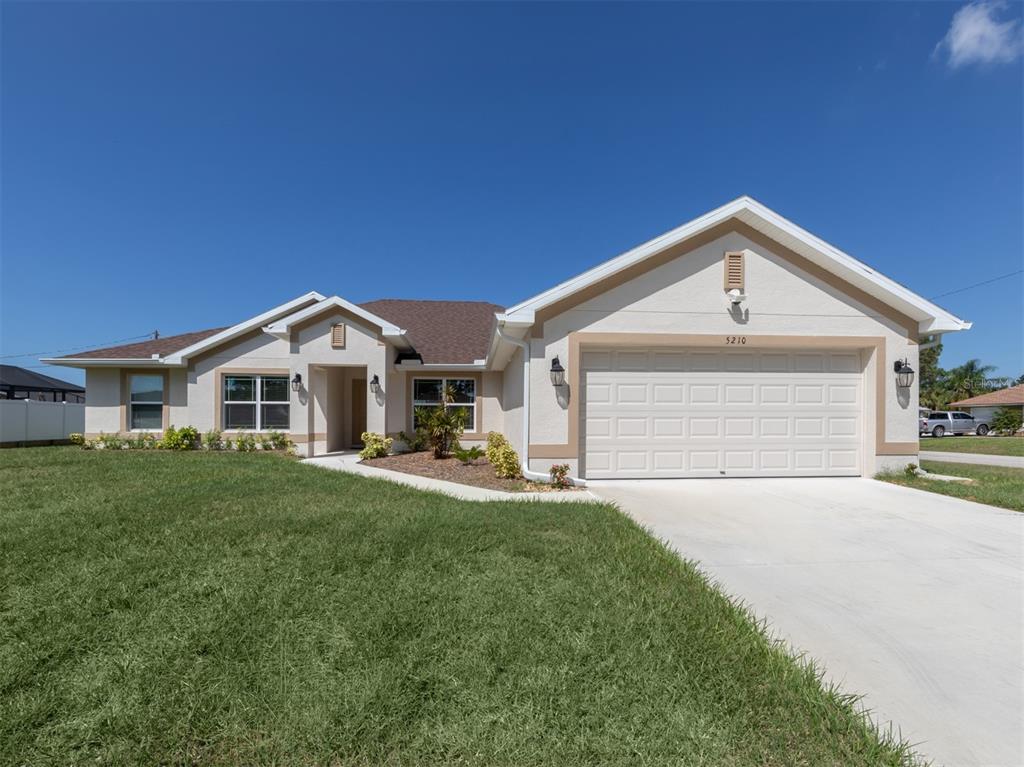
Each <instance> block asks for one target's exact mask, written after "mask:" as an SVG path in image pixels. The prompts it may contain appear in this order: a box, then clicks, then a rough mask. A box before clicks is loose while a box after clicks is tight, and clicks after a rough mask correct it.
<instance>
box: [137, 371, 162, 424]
mask: <svg viewBox="0 0 1024 767" xmlns="http://www.w3.org/2000/svg"><path fill="white" fill-rule="evenodd" d="M128 392H129V394H128V428H129V429H131V430H132V431H159V430H160V429H162V428H164V377H163V376H162V375H160V374H159V373H157V374H156V375H154V374H152V373H133V374H132V375H130V376H129V377H128Z"/></svg>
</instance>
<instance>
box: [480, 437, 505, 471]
mask: <svg viewBox="0 0 1024 767" xmlns="http://www.w3.org/2000/svg"><path fill="white" fill-rule="evenodd" d="M507 444H508V440H507V439H505V435H504V434H501V433H500V432H496V431H489V432H487V448H486V450H485V451H484V452H486V453H487V462H488V463H489V464H492V465H493V464H494V463H495V462H496V461H497V460H498V448H500V447H502V446H503V445H507Z"/></svg>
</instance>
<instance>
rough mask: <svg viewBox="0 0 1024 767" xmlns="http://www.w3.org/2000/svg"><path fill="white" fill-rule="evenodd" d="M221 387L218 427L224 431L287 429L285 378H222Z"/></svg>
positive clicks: (287, 387) (230, 376)
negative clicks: (220, 425) (221, 398)
mask: <svg viewBox="0 0 1024 767" xmlns="http://www.w3.org/2000/svg"><path fill="white" fill-rule="evenodd" d="M223 386H224V412H223V413H222V414H221V424H222V425H223V427H224V428H225V429H228V430H236V429H247V430H249V431H269V430H277V431H286V430H287V429H288V427H289V421H290V416H289V414H290V411H291V406H290V405H289V403H288V401H289V397H290V395H289V385H288V376H280V375H273V376H271V375H226V376H224V384H223Z"/></svg>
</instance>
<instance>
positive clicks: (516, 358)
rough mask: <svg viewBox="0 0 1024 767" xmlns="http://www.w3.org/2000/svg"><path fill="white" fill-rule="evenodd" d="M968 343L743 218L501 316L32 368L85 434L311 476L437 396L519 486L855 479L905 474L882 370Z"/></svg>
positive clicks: (328, 325)
mask: <svg viewBox="0 0 1024 767" xmlns="http://www.w3.org/2000/svg"><path fill="white" fill-rule="evenodd" d="M968 328H970V323H969V322H965V321H963V320H961V319H959V318H957V317H955V316H953V315H952V314H950V313H949V312H947V311H945V310H944V309H942V308H941V307H939V306H936V305H935V304H933V303H931V302H930V301H928V300H926V299H924V298H922V297H920V296H918V295H917V294H915V293H913V292H912V291H911V290H909V289H908V288H906V287H903V286H902V285H900V284H898V283H896V282H894V281H893V280H890V279H888V278H887V277H885V276H883V275H881V274H879V273H878V272H877V271H875V270H874V269H871V268H870V267H868V266H866V265H865V264H864V263H862V262H860V261H858V260H856V259H854V258H852V257H851V256H849V255H847V254H845V253H843V252H842V251H840V250H838V249H837V248H835V247H833V246H831V245H829V244H828V243H826V242H824V241H822V240H820V239H819V238H817V237H815V236H814V235H812V234H810V233H809V232H807V231H806V230H804V229H801V228H800V227H799V226H797V225H796V224H794V223H792V222H790V221H788V220H786V219H785V218H783V217H782V216H780V215H778V214H777V213H775V212H773V211H771V210H770V209H768V208H767V207H765V206H764V205H762V204H760V203H758V202H756V201H755V200H752V199H750V198H749V197H741V198H739V199H737V200H734V201H733V202H730V203H728V204H727V205H724V206H722V207H720V208H717V209H716V210H713V211H711V212H709V213H707V214H705V215H703V216H701V217H699V218H697V219H695V220H693V221H690V222H689V223H686V224H684V225H683V226H680V227H678V228H677V229H674V230H672V231H670V232H667V233H665V234H663V235H661V236H659V237H656V238H655V239H653V240H650V241H649V242H646V243H644V244H642V245H639V246H638V247H636V248H633V249H632V250H630V251H628V252H626V253H623V254H622V255H620V256H618V257H616V258H613V259H611V260H609V261H606V262H604V263H601V264H599V265H597V266H595V267H594V268H593V269H591V270H589V271H587V272H584V273H583V274H580V275H578V276H576V277H573V278H572V279H570V280H567V281H565V282H563V283H562V284H560V285H556V286H554V287H552V288H550V289H548V290H545V291H544V292H542V293H539V294H538V295H536V296H533V297H532V298H529V299H527V300H525V301H523V302H521V303H519V304H516V305H515V306H512V307H508V308H504V307H501V306H498V305H494V304H489V303H483V302H475V301H464V302H463V301H406V300H382V301H372V302H369V303H364V304H354V303H351V302H349V301H347V300H345V299H344V298H342V297H339V296H326V295H323V294H320V293H316V292H311V293H307V294H305V295H302V296H299V297H298V298H295V299H293V300H291V301H288V302H287V303H284V304H281V305H280V306H276V307H274V308H272V309H269V310H267V311H265V312H263V313H262V314H258V315H256V316H254V317H251V318H249V319H245V320H243V321H241V322H239V323H237V324H235V325H231V326H229V327H223V328H212V329H210V330H206V331H200V332H198V333H189V334H185V335H180V336H173V337H168V338H161V339H159V340H156V341H147V342H144V343H139V344H131V345H127V346H119V347H112V348H108V349H98V350H95V351H91V352H86V353H82V354H77V355H74V356H71V357H61V358H57V359H53V360H49V362H51V363H52V364H57V365H69V366H75V367H81V368H84V369H85V371H86V383H87V390H88V392H89V399H88V404H87V412H86V431H87V434H88V435H97V434H99V433H100V432H108V433H109V432H130V431H133V430H140V429H149V430H153V431H160V430H161V429H163V428H166V427H167V426H168V425H177V426H183V425H186V424H189V425H192V426H195V427H196V428H198V429H199V430H200V431H205V430H208V429H214V428H217V429H223V430H224V431H225V433H227V434H230V433H232V432H234V431H237V430H239V429H248V430H261V429H262V430H266V429H277V430H282V431H286V432H287V433H288V434H289V435H290V437H291V439H292V440H293V441H294V442H295V443H297V445H298V446H299V449H300V451H301V452H302V453H303V454H305V455H316V454H321V453H325V452H329V451H336V450H342V449H347V448H350V447H352V446H354V445H357V444H358V439H359V434H360V433H361V432H362V431H363V430H368V431H373V432H383V433H388V434H396V433H397V432H400V431H405V432H410V431H411V430H412V428H413V409H414V407H415V406H418V405H419V406H431V405H436V403H437V402H438V401H439V394H438V393H439V391H440V388H441V387H442V386H445V385H450V386H452V387H453V388H454V389H455V390H456V392H457V395H458V396H457V402H456V403H455V405H454V406H456V407H461V408H465V412H466V416H467V419H468V425H467V428H466V434H465V435H464V438H463V442H464V443H467V444H468V443H472V442H474V441H475V440H482V439H483V438H484V437H485V436H486V434H487V432H489V431H499V432H502V433H504V434H505V435H506V437H508V438H509V440H510V441H511V443H512V445H513V446H514V447H515V449H516V450H517V452H518V453H519V454H520V456H521V457H522V458H523V461H524V468H525V469H526V470H527V471H528V472H541V473H544V472H546V471H547V469H548V468H549V467H550V466H551V465H552V464H554V463H567V464H569V466H570V468H571V474H572V475H574V476H576V477H579V478H584V479H585V478H590V479H598V478H646V477H747V476H816V475H832V476H836V475H854V476H856V475H871V474H873V473H875V472H876V471H878V470H880V469H882V468H885V467H888V466H903V465H905V464H906V463H907V462H908V461H911V460H914V459H915V458H916V456H917V452H918V432H917V429H918V426H917V410H918V396H917V394H918V392H917V381H916V377H915V380H913V382H912V383H911V384H910V385H909V386H901V385H898V384H899V381H898V376H897V375H896V374H895V372H894V363H897V364H902V365H903V367H905V368H911V369H916V368H917V365H918V345H919V343H921V342H922V341H923V340H924V339H933V340H934V338H935V337H937V336H940V335H942V334H944V333H950V332H955V331H959V330H966V329H968ZM553 369H554V371H558V370H559V369H561V370H563V371H564V382H562V383H560V385H554V384H553V380H555V379H556V376H555V375H553ZM904 372H906V371H904ZM906 377H907V376H905V375H904V376H903V381H904V383H905V381H906Z"/></svg>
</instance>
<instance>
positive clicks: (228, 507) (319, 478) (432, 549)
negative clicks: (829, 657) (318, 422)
mask: <svg viewBox="0 0 1024 767" xmlns="http://www.w3.org/2000/svg"><path fill="white" fill-rule="evenodd" d="M0 479H2V488H3V492H2V493H0V595H2V601H0V763H2V764H84V763H86V762H90V763H102V764H147V765H148V764H157V763H163V764H170V763H175V764H182V763H189V764H255V763H260V764H269V763H274V764H313V763H317V764H332V765H334V764H346V765H348V764H394V765H400V764H407V765H419V764H480V765H541V764H543V765H581V764H623V765H625V764H629V765H637V764H639V765H644V764H659V765H660V764H678V765H716V766H717V765H734V766H738V765H758V766H764V765H808V766H814V767H817V766H819V765H835V766H837V767H838V766H839V765H842V766H844V767H846V766H848V765H896V764H907V763H909V762H910V760H911V756H910V755H909V754H908V752H907V751H906V749H905V748H904V747H902V746H899V745H897V744H894V743H893V742H892V741H891V740H889V739H888V738H880V737H879V736H878V735H877V734H876V733H875V732H874V731H873V730H872V729H871V728H870V727H869V726H867V725H865V723H864V721H863V719H862V718H861V717H860V716H858V715H856V714H855V713H854V712H853V704H852V701H851V700H850V699H849V698H846V697H844V696H842V695H840V694H838V693H836V692H835V691H832V690H827V689H823V688H822V686H821V685H820V684H819V681H818V676H817V675H816V673H815V672H814V671H813V670H812V669H811V668H809V667H808V666H806V665H801V664H798V663H797V662H795V661H794V660H793V659H792V658H791V656H789V655H788V654H787V653H786V652H785V651H784V649H783V648H782V647H780V646H779V645H777V644H773V643H771V642H769V641H768V640H767V639H766V638H765V636H764V634H763V633H762V632H761V631H760V630H759V629H758V627H756V626H755V625H754V623H752V622H751V620H750V618H749V617H748V615H747V614H746V613H745V612H744V611H742V610H741V609H739V608H737V607H735V606H734V605H732V604H731V603H730V602H729V601H727V600H726V599H725V598H723V597H722V596H721V595H720V594H719V593H718V592H716V591H715V590H714V589H712V588H711V587H710V586H709V585H708V583H707V581H706V580H705V579H704V578H703V577H702V576H701V575H700V574H698V572H697V571H696V570H695V568H694V567H693V566H692V565H690V564H687V563H684V562H682V561H681V560H679V559H678V558H677V557H676V556H674V555H673V554H672V553H671V552H669V551H668V550H666V549H665V548H664V547H662V546H661V545H660V544H658V543H656V542H655V541H654V540H653V539H652V538H650V537H649V536H648V535H646V534H645V533H644V532H643V531H642V530H641V529H640V528H638V527H637V526H636V525H634V524H633V523H632V522H630V521H629V520H628V519H627V518H626V517H625V516H624V515H622V514H620V513H619V512H617V511H616V510H614V509H612V508H611V507H608V506H602V505H598V504H579V505H575V504H569V505H567V504H557V503H527V504H514V503H496V504H488V505H485V504H476V503H470V502H461V501H456V500H453V499H450V498H447V497H444V496H440V495H434V494H428V493H422V492H419V491H416V490H412V489H410V488H406V487H402V486H399V485H395V484H391V483H387V482H382V481H376V480H368V479H364V478H361V477H356V476H351V475H345V474H341V473H336V472H331V471H326V470H322V469H316V468H313V467H309V466H303V465H301V464H299V463H297V462H294V461H290V460H288V459H285V458H282V457H280V456H276V455H270V454H264V455H261V454H216V453H215V454H202V453H180V454H173V453H165V452H120V451H118V452H102V451H97V452H88V451H81V450H77V449H74V448H34V449H33V448H30V449H21V450H2V451H0Z"/></svg>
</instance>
